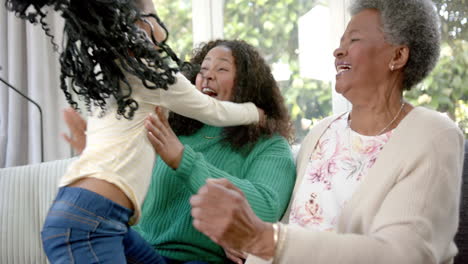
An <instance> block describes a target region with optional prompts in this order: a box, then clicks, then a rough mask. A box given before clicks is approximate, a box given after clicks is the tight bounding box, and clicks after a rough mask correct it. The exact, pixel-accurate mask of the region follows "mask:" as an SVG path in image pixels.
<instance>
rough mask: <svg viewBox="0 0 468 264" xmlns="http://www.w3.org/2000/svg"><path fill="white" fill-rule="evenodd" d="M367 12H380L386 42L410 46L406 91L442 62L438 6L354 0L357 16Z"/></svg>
mask: <svg viewBox="0 0 468 264" xmlns="http://www.w3.org/2000/svg"><path fill="white" fill-rule="evenodd" d="M364 9H377V10H378V11H379V12H380V16H381V18H382V24H383V32H384V35H385V39H386V41H388V42H389V43H391V44H394V45H406V46H408V47H409V49H410V55H409V58H408V62H407V64H406V66H405V69H404V77H403V78H404V79H403V89H405V90H409V89H411V88H412V87H413V86H414V85H416V84H417V83H419V82H420V81H422V80H423V79H424V78H425V77H426V76H427V75H428V74H429V73H430V72H431V71H432V69H433V68H434V67H435V65H436V63H437V60H438V59H439V54H440V31H439V17H438V16H437V13H436V9H435V6H434V4H433V3H432V1H430V0H390V1H389V0H354V1H353V2H352V3H351V6H350V8H349V11H350V13H351V15H352V16H354V15H356V14H357V13H359V12H361V11H362V10H364Z"/></svg>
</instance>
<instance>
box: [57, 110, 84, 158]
mask: <svg viewBox="0 0 468 264" xmlns="http://www.w3.org/2000/svg"><path fill="white" fill-rule="evenodd" d="M63 119H64V120H65V124H66V125H67V127H68V130H70V136H69V135H67V134H65V133H63V134H62V137H63V138H64V139H65V140H66V141H67V142H68V143H69V144H70V145H71V146H72V148H73V149H74V150H75V152H76V153H77V154H81V152H83V149H84V148H85V147H86V133H85V131H86V121H85V120H84V119H83V118H82V117H81V116H80V114H78V113H77V112H76V111H75V109H73V108H71V107H69V108H67V109H65V110H64V111H63Z"/></svg>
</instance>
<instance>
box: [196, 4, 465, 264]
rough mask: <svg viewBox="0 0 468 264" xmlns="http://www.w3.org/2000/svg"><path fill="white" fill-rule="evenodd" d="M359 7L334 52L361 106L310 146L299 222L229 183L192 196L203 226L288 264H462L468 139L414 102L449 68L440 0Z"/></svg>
mask: <svg viewBox="0 0 468 264" xmlns="http://www.w3.org/2000/svg"><path fill="white" fill-rule="evenodd" d="M350 10H351V14H352V19H351V21H350V22H349V24H348V26H347V28H346V31H345V33H344V34H343V37H342V38H341V43H340V47H339V48H338V49H336V51H335V52H334V55H335V57H336V62H335V64H336V70H337V75H336V90H337V92H339V93H341V94H342V95H343V96H345V97H346V98H347V99H348V100H349V101H350V102H351V103H352V106H353V107H352V110H351V112H350V113H344V114H340V115H337V116H332V117H329V118H326V119H324V120H322V121H321V122H320V123H318V124H317V125H316V126H314V127H313V128H312V129H311V131H310V133H309V134H308V136H307V137H306V138H305V140H304V142H303V143H302V147H301V150H300V152H299V155H298V159H297V180H296V186H295V189H294V191H293V196H292V199H291V203H290V205H289V208H288V212H287V214H286V216H285V218H284V220H285V222H288V224H287V225H286V224H280V223H276V224H271V223H266V222H263V221H261V220H260V219H259V218H257V217H256V216H255V214H254V213H253V212H252V210H251V209H250V207H249V205H248V203H247V202H246V199H245V198H244V196H243V194H242V192H241V191H240V190H239V189H237V188H236V187H235V186H233V185H232V184H231V183H230V182H229V181H227V180H223V179H221V180H210V181H208V183H207V184H206V185H205V186H204V187H202V188H201V189H200V190H199V192H198V194H197V195H195V196H193V197H192V198H191V204H192V215H193V217H194V221H193V225H194V226H195V227H196V228H197V229H198V230H200V231H201V232H203V233H205V234H206V235H207V236H209V237H210V238H211V239H213V240H214V241H216V242H217V243H219V244H220V245H223V246H228V247H232V248H237V249H239V250H243V251H245V252H248V253H250V254H252V255H256V256H259V257H261V258H263V259H271V258H273V260H274V262H277V263H305V262H307V263H317V264H320V263H412V264H414V263H421V264H422V263H424V264H425V263H450V262H451V261H452V260H453V257H454V256H455V255H456V253H457V248H456V246H455V244H454V243H453V238H454V235H455V233H456V231H457V224H458V208H459V197H460V181H461V170H462V157H463V136H462V134H461V132H460V131H459V129H458V128H457V126H456V125H455V124H454V123H453V122H452V121H450V120H449V119H448V118H446V117H444V116H443V115H441V114H440V113H437V112H434V111H432V110H428V109H425V108H422V107H413V106H412V105H410V104H409V103H408V102H406V101H405V100H404V99H403V91H404V90H408V89H411V88H412V87H413V86H414V85H415V84H417V83H418V82H420V81H421V80H422V79H423V78H424V77H425V76H427V74H428V73H429V72H430V71H431V70H432V68H433V67H434V65H435V64H436V61H437V59H438V56H439V32H438V20H437V14H436V13H435V8H434V6H433V4H432V3H431V2H430V1H429V0H394V1H387V0H374V1H372V0H356V1H354V2H353V3H352V6H351V9H350ZM225 204H235V205H236V206H231V207H225V206H224V205H225ZM255 261H256V260H254V259H252V262H255ZM257 261H258V260H257ZM248 262H249V261H248Z"/></svg>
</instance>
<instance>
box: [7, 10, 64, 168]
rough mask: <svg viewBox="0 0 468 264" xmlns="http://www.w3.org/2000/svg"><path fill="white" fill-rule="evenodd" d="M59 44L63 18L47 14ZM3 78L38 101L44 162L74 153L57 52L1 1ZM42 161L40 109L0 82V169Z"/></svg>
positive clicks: (42, 36) (38, 30)
mask: <svg viewBox="0 0 468 264" xmlns="http://www.w3.org/2000/svg"><path fill="white" fill-rule="evenodd" d="M47 23H48V24H50V26H51V29H52V32H53V34H54V35H55V36H56V37H55V40H54V41H55V42H56V43H57V44H59V46H60V48H61V41H62V28H63V21H62V19H61V18H60V16H58V15H56V14H51V15H49V16H48V18H47ZM0 67H2V68H3V69H2V70H1V71H0V77H2V78H3V79H5V80H6V81H8V82H9V83H10V84H12V85H13V86H15V87H16V88H17V89H18V90H20V91H21V92H23V93H24V94H26V95H27V96H29V97H30V98H32V99H33V100H35V101H36V102H37V103H38V104H39V105H40V106H41V107H42V111H43V120H44V121H43V125H44V160H45V161H48V160H56V159H61V158H65V157H69V156H70V148H69V146H68V145H67V144H66V143H65V142H64V140H62V138H61V136H60V133H61V132H63V131H65V129H66V128H65V125H64V123H63V121H62V109H64V107H66V105H67V104H66V102H65V99H64V98H65V97H64V95H63V93H62V91H61V90H60V87H59V73H60V71H59V69H60V68H59V63H58V54H57V52H54V51H53V47H52V44H51V41H50V38H49V37H47V36H45V34H44V32H43V30H42V29H41V27H40V26H39V25H32V24H30V23H29V22H25V21H23V20H21V19H19V18H17V17H15V16H14V14H12V13H10V12H7V11H6V9H5V6H4V3H2V4H0ZM38 162H41V132H40V122H39V113H38V110H37V108H36V107H35V106H34V105H33V104H31V103H29V102H28V101H27V100H26V99H24V98H23V97H21V96H20V95H18V94H17V93H15V92H14V91H12V90H11V89H9V88H8V87H7V86H5V85H4V84H3V83H0V168H1V167H11V166H17V165H24V164H31V163H38Z"/></svg>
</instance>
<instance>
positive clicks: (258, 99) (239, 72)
mask: <svg viewBox="0 0 468 264" xmlns="http://www.w3.org/2000/svg"><path fill="white" fill-rule="evenodd" d="M218 46H223V47H226V48H228V49H230V50H231V52H232V56H233V57H234V60H235V65H236V77H235V82H234V88H233V91H232V94H233V98H232V100H231V101H233V102H236V103H245V102H253V103H254V104H255V105H256V106H257V107H259V108H262V109H263V110H264V111H265V114H266V115H267V117H268V118H267V121H266V125H264V126H259V125H258V124H252V125H245V126H235V127H226V128H224V129H223V138H224V139H223V140H224V141H226V142H228V143H229V144H230V145H231V146H232V147H233V148H235V149H239V148H242V147H244V146H247V147H252V146H253V145H254V144H255V142H257V140H258V139H259V138H260V137H263V136H266V137H271V136H272V135H274V134H279V135H281V136H283V137H285V138H286V139H288V140H289V141H291V140H292V138H293V132H292V126H291V122H290V118H289V114H288V110H287V108H286V106H285V104H284V99H283V96H282V95H281V92H280V89H279V87H278V85H277V83H276V81H275V79H274V77H273V74H272V73H271V69H270V67H269V66H268V65H267V63H266V62H265V60H264V59H263V57H262V56H261V55H260V53H259V52H258V51H257V50H256V49H255V48H254V47H252V46H251V45H250V44H248V43H247V42H245V41H242V40H215V41H210V42H208V43H204V44H201V45H200V47H199V48H198V49H195V50H194V51H193V54H192V55H193V56H192V59H191V60H190V63H191V64H192V65H201V64H202V62H203V60H204V58H205V56H206V54H207V53H208V52H209V51H210V50H211V49H213V48H214V47H218ZM192 69H193V70H192V71H190V72H188V71H185V72H184V74H185V75H186V76H187V78H188V79H189V80H190V81H191V82H192V83H195V79H196V77H197V74H198V73H199V71H198V70H196V69H195V67H193V68H192ZM169 121H170V123H171V126H172V128H173V130H174V132H175V133H176V134H178V135H190V134H193V133H195V132H196V131H197V130H198V129H200V128H201V127H202V126H203V124H202V123H199V122H198V121H195V120H194V121H190V122H189V121H188V120H187V118H185V117H182V116H179V115H177V114H174V113H171V116H170V119H169Z"/></svg>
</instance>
